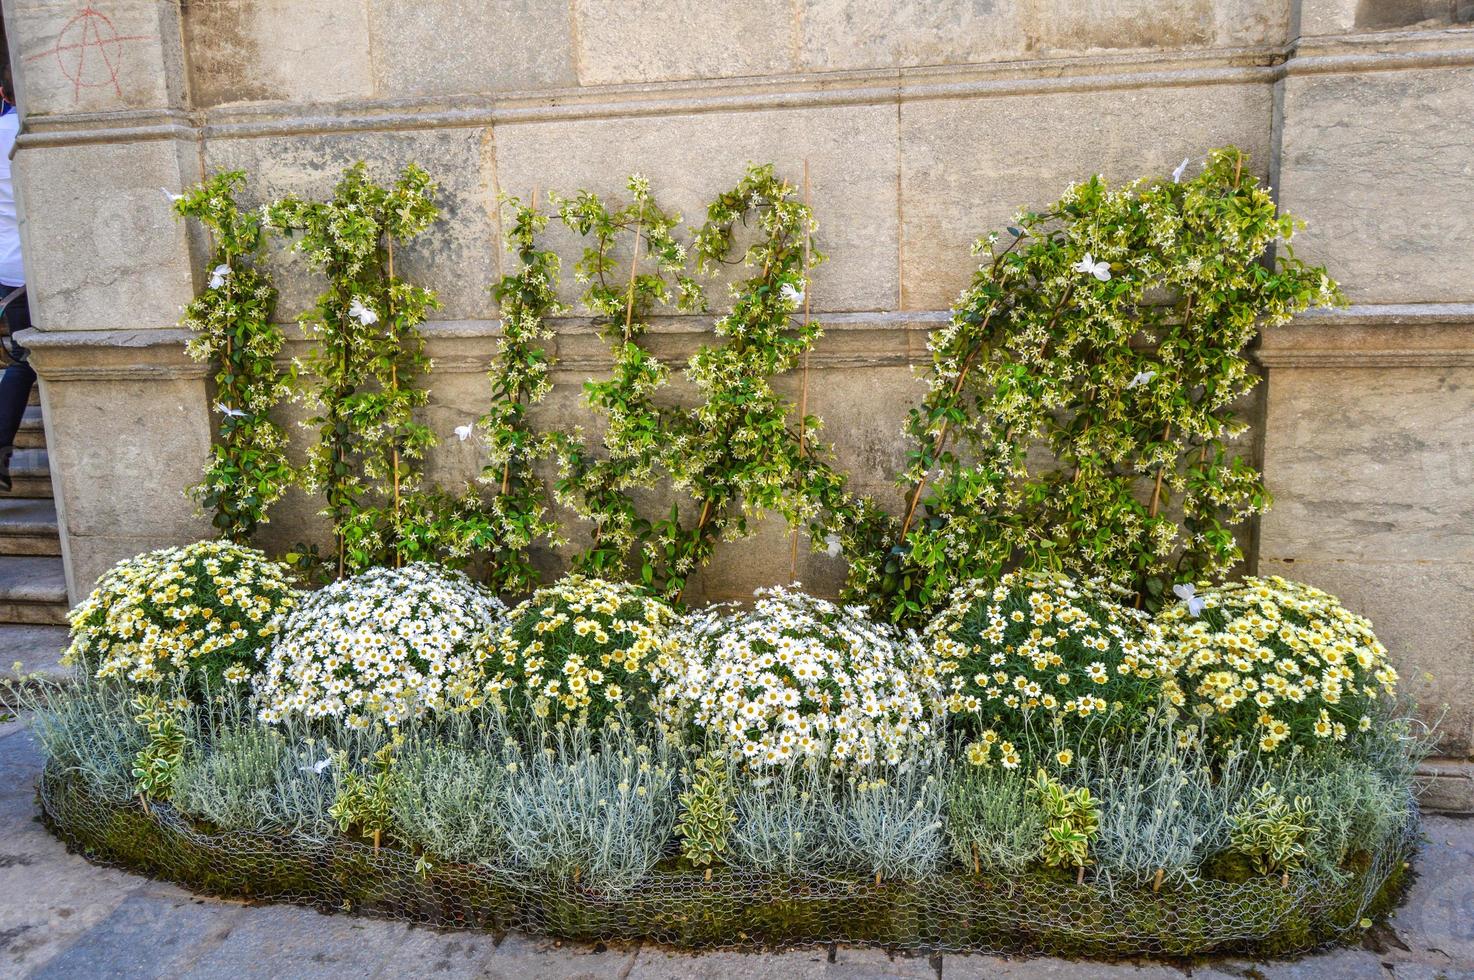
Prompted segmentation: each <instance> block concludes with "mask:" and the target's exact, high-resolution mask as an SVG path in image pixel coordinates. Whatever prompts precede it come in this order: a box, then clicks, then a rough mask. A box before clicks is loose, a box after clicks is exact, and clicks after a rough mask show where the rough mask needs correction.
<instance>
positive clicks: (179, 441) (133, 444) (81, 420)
mask: <svg viewBox="0 0 1474 980" xmlns="http://www.w3.org/2000/svg"><path fill="white" fill-rule="evenodd" d="M145 334H146V332H145ZM75 337H76V335H75V334H72V335H67V334H61V335H52V336H51V337H45V336H42V335H33V336H32V339H31V340H30V343H31V348H32V360H33V362H34V363H35V365H36V370H37V372H38V373H39V374H40V376H41V379H42V382H41V385H42V387H41V399H42V408H43V411H44V413H45V416H46V428H47V445H48V455H49V457H50V463H51V478H52V486H53V487H54V489H55V493H56V497H57V518H58V522H59V524H60V525H61V533H62V547H63V552H64V554H65V556H66V570H67V590H68V593H69V595H70V597H71V599H72V600H73V601H74V602H75V601H77V600H78V599H80V598H81V597H82V596H85V595H86V594H87V592H88V591H89V590H90V589H91V588H92V584H93V582H94V581H96V579H97V577H98V576H99V575H101V574H102V573H103V572H104V571H106V570H107V569H108V568H109V567H110V566H112V565H113V564H114V563H116V562H118V561H120V560H121V559H123V558H127V557H129V556H131V555H135V554H137V553H139V552H140V551H147V550H150V549H152V548H158V547H164V546H166V545H173V544H183V543H186V542H189V541H196V540H199V539H200V538H203V537H209V536H210V534H211V529H210V522H209V520H208V518H206V517H205V516H204V514H203V513H202V512H201V511H200V509H199V507H198V506H197V505H196V504H195V502H194V501H193V500H191V499H190V498H189V497H188V495H187V493H186V488H188V487H189V486H191V485H193V484H195V483H197V482H199V479H200V474H201V470H202V467H203V465H204V463H205V460H206V458H207V456H208V453H209V447H210V438H211V432H210V418H209V414H208V409H207V392H206V387H205V379H204V377H203V371H202V370H190V369H189V368H188V367H185V366H180V365H178V364H177V360H176V358H177V356H178V347H177V346H175V347H172V348H171V347H167V346H165V347H158V346H148V345H145V346H138V347H133V348H127V347H124V348H114V349H113V351H106V350H99V349H98V348H96V347H90V346H88V345H85V344H79V343H76V341H75V339H74V338H75ZM120 349H121V350H122V351H123V352H124V354H125V355H126V354H130V353H131V354H133V355H135V357H136V360H135V362H134V363H132V364H129V363H127V362H126V361H125V360H124V359H123V358H122V357H118V356H117V351H118V350H120ZM109 355H112V356H109ZM171 362H174V363H171Z"/></svg>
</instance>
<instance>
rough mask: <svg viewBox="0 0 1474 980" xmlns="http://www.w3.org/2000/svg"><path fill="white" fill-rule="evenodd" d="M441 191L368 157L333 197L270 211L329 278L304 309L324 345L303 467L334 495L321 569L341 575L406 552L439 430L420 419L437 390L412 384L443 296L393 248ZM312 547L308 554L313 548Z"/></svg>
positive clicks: (315, 367) (312, 364) (422, 220)
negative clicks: (428, 324) (412, 277)
mask: <svg viewBox="0 0 1474 980" xmlns="http://www.w3.org/2000/svg"><path fill="white" fill-rule="evenodd" d="M435 192H436V186H435V185H434V184H433V183H432V182H431V180H430V176H429V174H427V173H426V172H425V171H424V170H422V169H421V168H420V167H418V166H416V165H414V164H410V165H409V166H408V167H406V168H405V170H404V172H403V173H402V174H401V175H400V177H399V179H398V180H397V181H395V183H394V184H393V185H392V186H390V187H384V186H381V185H379V184H376V183H374V181H373V180H371V179H370V178H369V176H368V172H367V168H366V167H365V166H364V164H362V163H358V164H355V165H354V166H352V167H350V168H349V169H348V171H347V172H346V173H345V174H344V175H343V178H342V180H341V181H339V183H338V185H337V187H336V188H335V189H334V191H333V196H332V199H331V200H328V201H303V200H300V199H298V198H295V197H288V198H285V199H283V200H281V201H278V202H277V203H276V204H273V205H271V207H270V208H269V209H268V212H267V213H268V216H269V219H270V220H271V222H272V223H273V224H274V225H276V226H277V227H279V228H281V229H282V230H283V231H284V232H285V233H287V234H289V235H291V234H300V238H298V239H297V241H296V243H295V244H294V245H293V248H294V250H295V251H297V252H300V253H302V254H303V255H305V256H306V257H307V260H308V261H309V262H310V263H311V264H312V265H313V266H314V267H315V268H317V269H320V270H321V271H322V272H323V273H324V274H325V275H326V277H327V280H328V288H327V289H326V291H324V292H323V293H322V294H321V295H320V296H319V297H318V299H317V303H316V304H315V305H314V307H313V308H312V309H311V310H309V311H308V312H307V313H305V314H303V316H302V322H303V324H304V326H305V327H306V328H307V330H308V332H309V334H310V335H311V336H312V337H313V339H315V340H316V342H317V343H316V345H315V346H314V347H313V349H312V350H311V351H310V352H309V354H308V355H307V356H306V358H305V359H304V361H303V363H302V367H303V368H304V369H305V370H306V371H307V372H308V373H309V374H310V375H311V376H312V377H313V378H314V379H316V384H317V387H316V388H315V389H314V390H313V391H312V393H311V395H312V401H313V403H314V404H315V405H316V407H317V409H318V413H317V414H316V415H314V416H313V417H312V418H311V419H309V420H308V421H307V423H306V424H307V425H308V426H309V427H311V428H315V429H316V430H317V432H318V442H317V445H316V446H314V447H313V449H312V451H311V453H310V455H309V457H308V462H307V466H306V469H305V472H304V478H305V482H306V485H307V487H308V489H309V490H311V491H313V492H320V493H322V494H323V495H324V497H325V498H326V500H327V506H326V509H325V510H324V511H323V515H324V516H325V517H327V518H328V519H329V521H331V523H332V528H333V536H334V539H335V552H336V553H335V554H334V555H333V556H332V557H330V558H328V559H327V560H326V561H325V562H323V564H325V565H328V566H329V567H330V568H331V569H332V571H333V572H334V573H335V574H337V575H338V576H339V577H341V576H343V575H345V574H348V573H349V572H352V571H356V570H359V569H363V568H366V567H369V566H372V565H380V564H391V563H392V564H396V565H398V564H402V563H403V562H404V561H405V560H407V558H408V557H412V555H411V556H407V555H406V551H407V550H408V549H406V547H405V544H406V542H407V541H408V540H409V535H408V533H407V530H406V528H407V524H408V522H409V517H410V515H411V513H412V512H413V510H414V501H413V498H414V496H415V495H416V493H417V492H418V491H419V489H420V482H421V469H422V467H423V460H424V455H425V452H426V451H427V450H428V449H429V448H430V447H431V446H432V445H434V442H435V438H434V436H433V434H432V433H431V432H430V430H429V429H428V428H427V427H426V426H424V425H423V424H421V423H419V422H417V421H416V420H415V418H414V411H415V409H417V408H420V407H421V406H423V405H424V404H425V401H426V398H427V394H426V392H425V391H424V390H423V389H420V388H416V387H414V381H415V380H416V379H417V378H418V377H419V376H420V375H421V374H423V373H424V372H425V371H426V370H427V369H428V367H429V359H428V358H427V357H426V356H425V352H424V338H423V336H422V335H421V334H420V332H419V330H418V329H417V328H418V325H419V324H420V323H422V322H423V321H424V319H425V316H426V314H427V312H428V311H430V310H432V309H435V308H437V307H438V306H439V303H438V302H437V301H436V299H435V295H434V293H432V292H431V291H429V290H427V289H424V288H422V287H420V286H416V285H414V284H413V283H410V282H406V281H405V280H403V279H401V278H399V277H398V276H396V275H395V272H394V250H395V247H396V246H402V245H404V244H406V243H408V242H409V241H411V240H412V239H414V238H415V237H416V236H418V235H419V234H420V233H422V232H423V231H425V229H427V228H428V227H429V226H430V225H431V223H433V222H434V221H435V219H436V218H437V217H438V215H439V211H438V210H437V208H436V206H435V203H434V197H435ZM303 554H310V552H309V551H307V550H305V549H304V551H303Z"/></svg>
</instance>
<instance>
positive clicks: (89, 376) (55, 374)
mask: <svg viewBox="0 0 1474 980" xmlns="http://www.w3.org/2000/svg"><path fill="white" fill-rule="evenodd" d="M189 338H190V333H189V331H188V330H180V329H175V328H169V329H158V330H37V329H35V328H32V329H30V330H23V331H21V332H20V333H18V334H16V336H15V340H16V343H18V344H21V345H22V346H24V347H25V348H26V349H27V350H29V351H30V352H31V364H32V365H33V366H34V367H35V368H36V373H37V374H38V375H40V377H41V379H42V380H43V381H46V382H55V381H168V380H173V379H188V378H204V377H205V376H206V375H207V374H208V373H209V368H208V365H206V364H205V363H204V362H201V361H196V360H194V359H193V358H191V357H190V356H189V355H187V354H186V353H185V352H184V345H185V343H186V342H187V341H188V340H189Z"/></svg>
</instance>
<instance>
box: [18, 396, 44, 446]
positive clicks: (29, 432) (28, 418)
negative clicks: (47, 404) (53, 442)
mask: <svg viewBox="0 0 1474 980" xmlns="http://www.w3.org/2000/svg"><path fill="white" fill-rule="evenodd" d="M15 448H16V449H45V448H46V427H45V426H44V425H43V424H42V422H41V406H40V405H27V406H26V414H25V416H24V417H22V418H21V421H20V431H19V432H17V433H16V434H15Z"/></svg>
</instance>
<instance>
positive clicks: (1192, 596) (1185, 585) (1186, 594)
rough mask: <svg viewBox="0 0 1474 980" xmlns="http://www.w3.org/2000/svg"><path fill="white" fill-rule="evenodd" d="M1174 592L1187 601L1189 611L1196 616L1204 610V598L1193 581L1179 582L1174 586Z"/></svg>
mask: <svg viewBox="0 0 1474 980" xmlns="http://www.w3.org/2000/svg"><path fill="white" fill-rule="evenodd" d="M1172 592H1173V594H1174V595H1176V596H1177V598H1179V599H1181V600H1182V601H1183V602H1185V603H1187V611H1188V612H1189V613H1191V614H1192V615H1193V616H1194V617H1196V616H1197V615H1199V614H1200V613H1201V612H1202V611H1203V600H1202V599H1201V598H1200V597H1199V596H1198V590H1197V588H1196V587H1195V586H1194V585H1193V584H1192V583H1191V582H1179V583H1178V584H1177V585H1174V586H1172Z"/></svg>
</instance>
